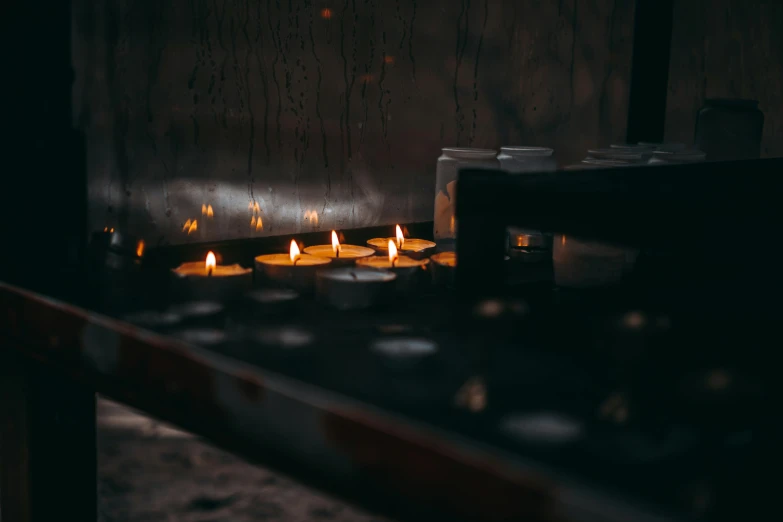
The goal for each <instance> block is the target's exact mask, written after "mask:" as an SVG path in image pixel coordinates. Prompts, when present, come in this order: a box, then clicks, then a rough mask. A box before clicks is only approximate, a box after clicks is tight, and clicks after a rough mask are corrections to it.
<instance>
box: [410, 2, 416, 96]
mask: <svg viewBox="0 0 783 522" xmlns="http://www.w3.org/2000/svg"><path fill="white" fill-rule="evenodd" d="M412 3H413V14H412V15H411V28H410V31H409V32H408V58H409V59H410V61H411V77H412V79H413V83H414V84H416V58H415V56H414V54H413V31H414V26H415V25H416V9H417V5H416V0H412Z"/></svg>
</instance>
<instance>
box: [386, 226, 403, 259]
mask: <svg viewBox="0 0 783 522" xmlns="http://www.w3.org/2000/svg"><path fill="white" fill-rule="evenodd" d="M396 233H397V248H402V246H403V245H404V244H405V236H403V235H402V229H401V228H400V225H397V230H396ZM390 252H391V251H390Z"/></svg>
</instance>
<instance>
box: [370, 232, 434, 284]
mask: <svg viewBox="0 0 783 522" xmlns="http://www.w3.org/2000/svg"><path fill="white" fill-rule="evenodd" d="M387 250H388V252H389V257H388V258H385V257H380V256H375V257H365V258H364V259H359V260H358V261H356V266H362V267H369V268H376V269H382V270H388V271H390V272H392V273H394V274H396V275H397V285H396V286H397V289H398V290H400V291H403V292H408V291H411V290H414V289H416V288H417V287H418V286H419V285H420V284H421V283H422V282H423V276H424V275H425V274H426V270H427V266H428V265H429V263H430V260H429V259H413V258H411V257H408V256H400V255H398V254H397V247H396V245H395V244H394V241H393V240H391V239H390V240H389V244H388V247H387Z"/></svg>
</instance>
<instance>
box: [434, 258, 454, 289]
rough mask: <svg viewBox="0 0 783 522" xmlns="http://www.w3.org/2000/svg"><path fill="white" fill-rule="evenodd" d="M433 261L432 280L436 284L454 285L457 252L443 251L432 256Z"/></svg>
mask: <svg viewBox="0 0 783 522" xmlns="http://www.w3.org/2000/svg"><path fill="white" fill-rule="evenodd" d="M430 261H432V282H433V283H434V284H436V285H446V286H453V285H454V274H455V273H456V271H457V253H456V252H441V253H439V254H435V255H434V256H432V257H431V258H430Z"/></svg>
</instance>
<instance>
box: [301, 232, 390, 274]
mask: <svg viewBox="0 0 783 522" xmlns="http://www.w3.org/2000/svg"><path fill="white" fill-rule="evenodd" d="M304 251H305V254H310V255H311V256H318V257H328V258H329V259H331V260H332V264H333V265H340V266H344V265H352V264H354V263H355V262H356V260H357V259H361V258H363V257H369V256H372V255H375V250H373V249H372V248H367V247H363V246H357V245H342V244H340V239H339V238H338V237H337V232H335V231H334V230H332V244H331V245H315V246H311V247H307V248H305V249H304Z"/></svg>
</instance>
